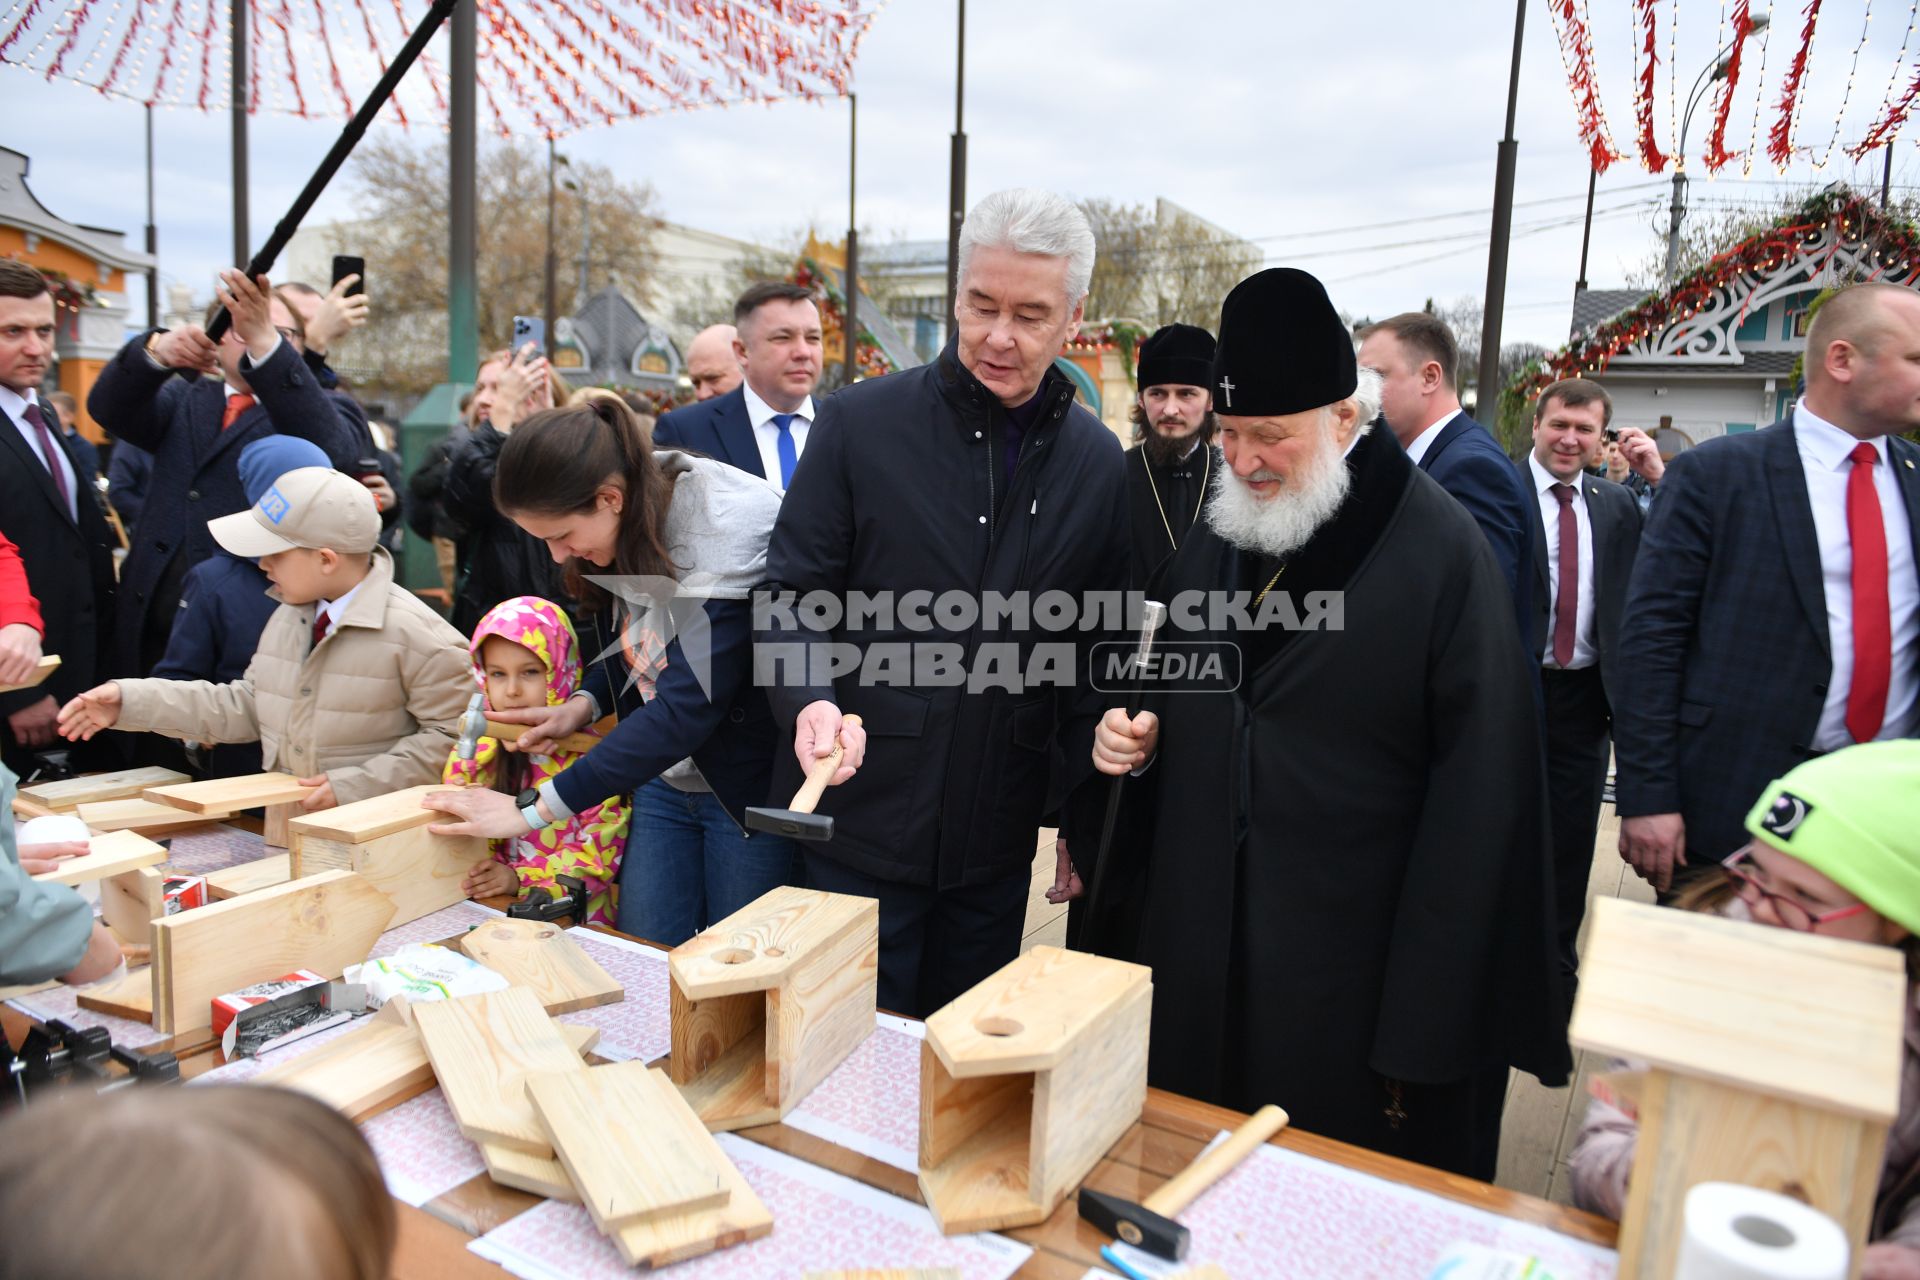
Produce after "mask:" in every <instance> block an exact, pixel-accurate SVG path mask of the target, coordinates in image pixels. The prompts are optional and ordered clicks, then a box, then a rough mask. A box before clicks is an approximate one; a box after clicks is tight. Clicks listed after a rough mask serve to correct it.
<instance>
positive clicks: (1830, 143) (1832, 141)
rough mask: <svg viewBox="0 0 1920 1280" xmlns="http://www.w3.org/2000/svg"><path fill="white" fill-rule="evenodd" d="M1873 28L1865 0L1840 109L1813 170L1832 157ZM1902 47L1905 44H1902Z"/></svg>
mask: <svg viewBox="0 0 1920 1280" xmlns="http://www.w3.org/2000/svg"><path fill="white" fill-rule="evenodd" d="M1872 29H1873V0H1866V3H1865V5H1864V6H1863V8H1862V11H1861V18H1860V39H1859V40H1858V41H1856V42H1855V44H1854V46H1853V61H1852V62H1851V63H1850V64H1849V65H1848V67H1847V86H1846V88H1845V89H1844V90H1842V91H1841V94H1840V110H1839V111H1837V112H1835V113H1834V117H1833V133H1832V134H1831V135H1829V136H1828V138H1827V149H1826V150H1825V151H1823V152H1821V154H1820V158H1819V159H1818V160H1815V161H1814V162H1813V167H1814V169H1815V170H1821V169H1825V168H1826V167H1827V161H1828V160H1830V159H1832V158H1833V149H1834V147H1835V146H1836V145H1837V144H1838V143H1839V141H1840V122H1841V121H1842V120H1844V119H1845V118H1846V115H1847V104H1848V103H1849V102H1851V101H1852V100H1853V77H1854V75H1855V74H1856V73H1858V72H1859V70H1860V51H1861V50H1862V49H1864V48H1866V47H1867V33H1868V32H1870V31H1871V30H1872ZM1902 48H1903V49H1904V48H1905V46H1904V45H1903V46H1902Z"/></svg>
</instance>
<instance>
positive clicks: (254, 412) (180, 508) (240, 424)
mask: <svg viewBox="0 0 1920 1280" xmlns="http://www.w3.org/2000/svg"><path fill="white" fill-rule="evenodd" d="M148 336H149V335H147V334H141V335H140V336H138V337H136V338H134V339H133V341H131V342H129V343H128V344H127V345H126V346H125V347H123V348H122V349H121V351H120V354H119V355H117V356H115V357H114V358H113V359H112V360H110V361H108V362H107V366H106V368H104V369H102V370H101V371H100V379H99V381H97V382H95V383H94V384H93V390H92V391H91V392H90V393H89V394H88V396H87V409H88V411H89V412H91V413H92V414H93V418H94V421H95V422H98V423H99V424H100V425H101V426H103V427H105V428H106V429H107V430H108V431H109V432H111V433H112V434H113V435H114V436H115V437H116V438H117V439H120V440H126V441H130V442H132V443H133V444H136V445H138V446H140V447H141V448H142V449H145V450H146V451H147V452H149V453H151V454H152V455H153V479H152V482H151V484H150V485H149V487H148V490H147V499H146V505H145V506H144V507H143V508H142V510H141V513H140V522H139V531H140V536H139V537H137V538H135V539H133V545H132V547H131V548H130V549H129V550H128V552H127V558H126V561H125V563H124V564H122V565H121V568H120V598H121V600H122V601H123V602H124V606H123V610H122V613H121V616H120V625H119V628H118V630H119V635H118V641H119V649H118V653H119V669H121V670H124V671H134V670H137V669H138V668H139V666H140V641H141V621H140V620H141V619H142V618H144V617H146V615H147V612H148V610H149V609H150V608H151V607H152V606H153V604H154V603H155V601H154V599H153V597H154V596H155V595H156V594H157V593H158V592H159V588H160V585H161V582H162V579H163V576H164V575H165V573H166V571H167V566H168V565H169V564H170V563H172V561H173V559H174V557H175V556H185V557H186V558H187V560H186V562H187V563H188V564H189V565H193V564H198V563H199V562H200V561H202V560H205V559H207V558H208V557H209V556H211V555H212V554H213V553H214V551H215V550H216V547H217V544H216V543H215V542H214V540H213V535H212V534H210V533H208V532H207V522H208V521H209V520H212V519H214V518H216V517H218V516H224V515H230V514H232V513H233V512H236V511H245V510H246V509H247V507H248V505H249V504H248V502H247V496H246V493H245V491H244V490H243V489H242V488H241V486H240V470H239V457H240V450H241V449H242V448H244V447H245V446H246V445H247V444H249V443H251V442H252V441H254V440H258V439H260V438H261V437H263V436H269V435H273V434H276V433H279V434H284V435H290V436H300V437H302V438H304V439H307V440H311V441H312V442H313V443H314V444H316V445H319V446H320V448H321V449H322V450H323V451H324V452H325V453H326V455H327V457H328V458H329V459H331V460H332V462H333V465H334V466H335V467H337V468H338V469H340V470H341V471H345V472H349V473H351V472H352V470H353V464H354V461H355V459H357V458H360V457H363V456H365V453H364V451H365V450H366V449H367V447H368V445H369V444H370V441H371V437H369V436H368V434H367V422H366V416H365V415H364V414H363V413H362V412H361V411H360V408H359V406H358V405H356V404H355V403H354V402H353V401H352V400H351V399H349V398H348V397H346V396H330V395H328V394H327V392H326V391H324V390H322V389H321V387H320V384H319V383H318V382H317V381H316V380H315V379H314V376H313V373H312V371H311V370H309V369H308V368H307V365H306V361H305V360H303V359H302V358H301V356H300V353H299V352H297V351H295V350H294V349H293V347H292V345H291V344H290V343H286V342H282V343H281V344H280V345H279V346H277V347H275V348H274V350H273V353H272V354H271V355H269V356H268V357H267V358H266V361H265V362H264V363H262V364H261V365H260V366H258V367H257V368H252V369H250V370H249V371H248V373H247V381H248V383H250V384H251V385H252V387H253V392H254V394H255V395H256V396H257V397H259V403H257V404H255V405H254V406H253V407H252V408H250V409H248V410H247V412H246V413H244V414H242V415H241V417H240V419H239V420H238V421H237V422H235V423H234V424H233V425H232V426H231V427H229V428H226V429H225V430H222V429H221V426H220V420H221V417H222V415H223V414H224V413H225V411H226V404H227V398H226V392H225V390H224V389H223V387H222V385H221V384H220V383H219V382H217V381H214V380H211V379H207V378H199V377H195V378H190V379H189V378H178V377H175V376H174V374H173V373H172V371H170V370H167V369H158V368H155V367H154V364H153V361H152V360H150V359H148V357H147V354H146V351H145V346H146V342H147V338H148ZM159 603H161V604H162V605H163V606H164V607H169V608H170V607H172V603H173V602H171V601H161V602H159Z"/></svg>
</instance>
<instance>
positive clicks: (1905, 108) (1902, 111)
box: [1847, 69, 1920, 160]
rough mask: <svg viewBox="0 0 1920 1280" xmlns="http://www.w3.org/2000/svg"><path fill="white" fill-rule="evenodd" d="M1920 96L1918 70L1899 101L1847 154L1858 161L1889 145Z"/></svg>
mask: <svg viewBox="0 0 1920 1280" xmlns="http://www.w3.org/2000/svg"><path fill="white" fill-rule="evenodd" d="M1916 96H1920V69H1917V70H1915V71H1914V73H1913V83H1912V84H1909V85H1908V86H1907V91H1906V92H1905V93H1903V94H1901V95H1900V101H1898V102H1896V103H1894V104H1893V105H1892V106H1890V107H1888V108H1887V114H1886V115H1884V116H1882V117H1881V118H1880V120H1879V122H1878V123H1876V124H1875V125H1874V126H1873V128H1871V129H1869V130H1867V136H1866V137H1864V138H1862V139H1860V141H1858V142H1856V143H1854V144H1853V145H1852V146H1850V147H1848V148H1847V154H1848V155H1849V156H1851V157H1853V158H1854V159H1855V160H1858V159H1859V158H1860V157H1861V156H1863V155H1865V154H1867V152H1869V151H1873V150H1875V149H1877V148H1879V147H1883V146H1887V145H1889V144H1890V143H1891V142H1892V140H1893V139H1894V137H1895V136H1896V135H1898V134H1899V132H1900V130H1901V129H1902V128H1904V127H1905V126H1906V123H1907V113H1908V112H1910V111H1912V110H1913V100H1914V98H1915V97H1916Z"/></svg>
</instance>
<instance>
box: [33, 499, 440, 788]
mask: <svg viewBox="0 0 1920 1280" xmlns="http://www.w3.org/2000/svg"><path fill="white" fill-rule="evenodd" d="M208 528H209V530H210V532H212V534H213V536H214V538H215V539H216V540H217V541H218V542H219V543H220V545H221V546H223V547H225V548H226V549H227V550H228V551H231V552H232V553H233V554H234V555H237V556H249V557H253V556H257V557H259V563H260V568H261V570H262V571H263V572H264V573H265V574H266V575H267V577H268V579H269V580H270V581H271V582H272V583H273V586H274V590H273V592H271V593H270V594H272V595H273V596H274V597H275V598H276V599H278V600H279V601H280V602H281V603H280V608H279V609H277V610H276V611H275V612H274V614H273V616H272V617H271V618H269V619H268V620H267V625H266V629H265V630H264V631H262V632H261V634H260V647H259V648H258V649H257V650H256V651H255V653H254V655H253V661H252V662H251V663H249V664H248V666H247V672H246V675H245V676H243V677H242V678H241V679H239V680H236V681H233V682H232V683H230V684H214V683H211V682H210V681H205V680H115V681H110V682H108V683H107V684H103V685H101V686H99V687H98V688H95V689H91V690H89V691H88V692H86V693H83V694H81V695H80V696H79V697H77V698H75V699H74V700H73V701H71V702H69V703H68V704H67V705H66V706H64V707H62V708H61V709H60V721H59V724H60V732H61V734H62V735H64V736H65V737H67V738H69V739H80V740H85V739H88V738H91V737H92V736H93V735H94V734H96V733H98V732H100V730H102V729H110V728H118V729H123V730H127V731H130V732H140V731H150V732H154V733H162V734H166V735H167V736H168V737H173V738H183V739H191V740H197V741H200V742H254V741H258V742H259V743H260V755H261V766H262V767H263V768H266V769H281V770H285V771H286V772H288V773H292V774H295V775H297V776H298V777H299V778H300V781H301V782H302V783H304V784H306V785H307V786H311V787H314V788H316V789H315V790H314V791H313V792H311V793H310V794H309V795H308V796H307V798H306V799H305V800H303V801H302V802H301V805H302V807H303V808H305V809H307V810H309V811H311V810H315V809H325V808H330V807H332V806H333V805H336V804H349V803H351V802H353V801H355V800H365V799H367V798H368V797H370V796H377V795H384V794H386V793H387V792H390V791H396V790H399V789H400V788H403V787H411V786H418V785H421V784H425V783H431V782H438V781H439V780H440V766H441V765H442V764H443V763H445V761H446V758H447V752H448V751H449V750H450V749H451V748H452V746H453V738H454V734H455V732H456V726H457V722H458V721H459V718H460V714H461V712H462V711H463V710H465V708H466V704H467V696H468V691H469V681H470V679H471V676H470V673H469V672H468V669H467V667H468V659H467V641H466V637H464V636H462V635H461V634H460V633H459V632H457V631H455V630H454V629H453V628H452V627H450V626H448V625H447V623H446V622H445V621H444V620H443V619H442V618H441V617H440V616H439V615H438V614H436V613H434V612H433V610H432V609H430V608H428V607H427V606H426V605H425V604H423V603H422V602H421V601H420V600H419V599H418V598H417V597H416V596H415V595H414V594H413V593H412V592H410V591H408V590H406V589H405V588H404V587H401V586H399V585H397V584H396V583H395V582H394V580H393V558H392V557H391V556H390V555H388V554H387V552H386V550H385V549H384V548H382V547H380V546H379V538H380V516H379V513H378V512H377V511H376V510H375V509H374V504H373V495H372V494H370V493H369V492H368V491H367V489H366V487H365V486H364V485H362V484H361V483H360V482H359V481H357V480H355V479H353V478H352V477H351V476H347V475H343V474H341V473H340V472H338V471H333V470H330V469H328V468H326V467H301V468H299V469H298V470H294V471H289V472H286V473H285V474H284V475H282V476H281V477H280V478H279V479H278V480H276V481H275V482H274V483H273V485H272V486H271V487H270V488H269V489H268V490H267V492H266V493H265V494H263V495H261V498H260V501H259V502H257V503H255V504H254V505H253V506H252V507H251V508H249V509H248V510H246V511H241V512H237V513H235V514H233V515H229V516H222V517H220V518H219V519H217V520H213V521H211V522H209V525H208Z"/></svg>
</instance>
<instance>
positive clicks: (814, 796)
mask: <svg viewBox="0 0 1920 1280" xmlns="http://www.w3.org/2000/svg"><path fill="white" fill-rule="evenodd" d="M859 723H860V717H859V716H845V717H843V718H842V719H841V721H840V727H841V728H842V729H845V728H846V727H847V726H849V725H858V724H859ZM846 751H847V749H846V744H845V743H843V742H841V741H840V735H839V734H835V735H834V737H833V750H832V751H831V752H830V753H828V754H827V755H824V756H822V757H821V758H820V759H818V760H816V761H814V762H813V768H811V769H809V770H808V771H807V780H806V781H805V782H803V783H801V784H800V789H799V790H798V791H796V792H794V793H793V803H792V804H790V805H788V806H787V808H789V809H791V810H793V811H794V812H795V813H812V812H813V806H815V805H817V804H819V803H820V795H821V793H822V792H824V791H825V790H826V789H827V784H828V783H829V782H831V781H833V775H834V772H835V771H836V770H837V769H839V768H840V757H841V756H843V755H845V754H846Z"/></svg>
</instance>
